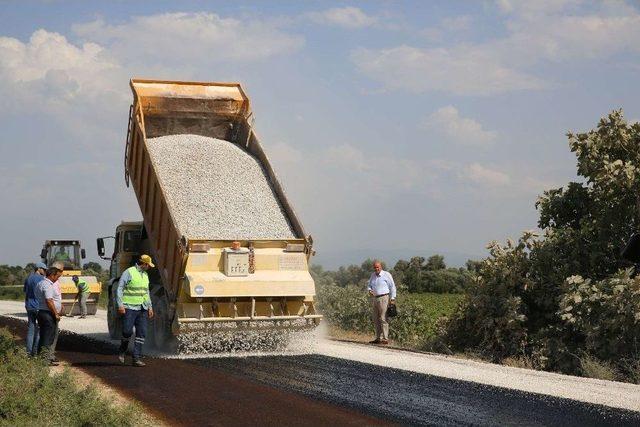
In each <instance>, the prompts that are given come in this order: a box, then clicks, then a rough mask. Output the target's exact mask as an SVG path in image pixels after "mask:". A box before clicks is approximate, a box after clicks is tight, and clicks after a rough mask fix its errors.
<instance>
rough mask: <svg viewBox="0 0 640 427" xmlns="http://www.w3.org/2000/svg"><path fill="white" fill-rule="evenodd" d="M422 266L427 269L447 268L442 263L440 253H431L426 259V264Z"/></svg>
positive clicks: (442, 259)
mask: <svg viewBox="0 0 640 427" xmlns="http://www.w3.org/2000/svg"><path fill="white" fill-rule="evenodd" d="M424 268H425V270H428V271H435V270H444V269H445V268H447V265H446V264H445V263H444V257H443V256H442V255H432V256H430V257H429V259H427V264H426V265H425V266H424Z"/></svg>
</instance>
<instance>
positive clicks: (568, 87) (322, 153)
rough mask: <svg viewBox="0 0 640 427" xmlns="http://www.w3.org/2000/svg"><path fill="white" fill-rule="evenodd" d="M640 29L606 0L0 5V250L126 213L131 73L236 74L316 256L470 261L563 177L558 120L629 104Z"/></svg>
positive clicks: (525, 218) (8, 255)
mask: <svg viewBox="0 0 640 427" xmlns="http://www.w3.org/2000/svg"><path fill="white" fill-rule="evenodd" d="M638 41H640V9H639V7H638V4H637V3H636V2H622V1H604V2H588V1H580V0H557V1H537V2H526V1H522V2H518V1H510V0H499V1H484V2H481V1H469V2H463V1H460V2H450V1H441V2H423V1H416V2H391V1H379V2H375V1H369V2H293V1H291V2H282V1H280V2H266V1H260V2H233V3H231V2H212V1H207V2H205V1H181V2H167V1H155V2H144V1H139V2H125V1H113V2H91V1H68V2H62V1H45V2H14V1H6V2H3V1H0V128H1V129H2V132H1V133H0V176H2V179H3V185H2V186H0V196H1V197H2V200H3V201H4V203H3V205H4V207H3V210H2V227H3V239H2V241H1V242H0V262H2V263H19V264H24V263H26V262H29V261H32V260H34V257H36V256H37V254H38V252H39V247H40V245H41V242H42V241H43V240H44V239H46V238H55V237H58V238H80V239H81V240H82V241H83V242H84V244H85V246H86V247H87V250H88V253H89V257H90V258H92V259H95V258H96V254H95V247H94V246H95V243H94V241H95V240H94V239H95V237H96V236H102V235H109V234H111V233H112V232H113V229H114V227H115V225H116V224H117V223H118V222H119V221H120V220H122V219H138V218H139V217H140V214H139V211H138V206H137V203H136V201H135V198H134V196H133V194H132V191H131V190H130V189H127V188H126V187H125V186H124V180H123V171H122V154H123V153H122V151H123V141H124V138H125V130H126V123H127V113H128V105H129V103H130V102H131V94H130V91H129V87H128V80H129V79H130V78H131V77H148V78H160V79H180V80H189V79H194V80H211V81H225V80H229V81H240V82H241V83H242V84H243V85H244V86H245V89H246V91H247V92H248V94H249V96H250V97H251V100H252V103H253V108H254V112H255V115H256V124H255V126H256V129H257V131H258V133H259V135H260V136H261V140H262V143H263V145H264V146H265V149H266V151H267V153H268V154H269V156H270V158H271V159H272V162H273V163H274V165H275V167H276V170H277V172H278V174H279V175H280V177H281V179H282V181H283V183H284V186H285V188H286V189H287V193H288V194H289V197H290V198H291V199H292V202H293V204H294V206H295V208H296V210H297V211H298V213H299V215H300V217H301V218H302V221H303V223H304V224H305V226H306V228H307V230H308V231H309V232H310V233H311V234H312V235H313V236H314V239H315V241H316V246H317V250H318V253H319V257H318V259H319V260H321V261H322V259H323V258H322V257H323V254H324V255H325V256H326V255H327V254H336V253H338V254H344V256H343V255H340V257H342V256H343V257H344V259H345V262H352V261H357V259H349V254H350V253H351V254H356V253H357V254H358V256H362V255H363V254H366V255H370V256H372V257H375V256H383V257H385V254H389V253H390V251H391V252H393V253H396V254H397V253H402V254H407V256H408V255H410V254H429V253H433V252H446V253H458V254H464V255H469V256H476V257H479V256H482V255H484V253H485V250H484V246H485V244H486V243H487V242H489V241H491V240H494V239H495V240H504V239H506V238H507V237H514V238H515V237H518V236H519V234H520V233H521V231H522V230H525V229H531V228H534V227H535V225H536V219H537V215H536V211H535V208H534V203H535V200H536V197H537V195H538V194H540V193H542V191H543V190H544V189H547V188H552V187H558V186H561V185H563V184H565V183H566V182H568V181H569V180H572V179H575V160H574V157H573V155H572V154H571V153H570V152H569V150H568V146H567V143H566V138H565V136H564V135H565V133H566V132H567V131H582V130H588V129H590V128H593V127H594V126H595V125H596V124H597V121H598V120H599V118H600V117H602V116H603V115H605V114H607V113H608V112H609V111H611V110H612V109H616V108H623V109H624V111H625V115H626V117H627V118H628V119H629V120H637V119H639V118H640V96H639V95H640V88H639V86H638V85H637V78H638V74H639V72H640V57H639V52H640V47H639V46H640V44H639V43H638ZM354 256H355V255H354ZM389 256H390V255H389ZM340 257H338V259H340ZM335 258H336V257H335V256H334V257H333V259H332V262H335ZM325 259H328V258H325ZM389 261H392V260H389Z"/></svg>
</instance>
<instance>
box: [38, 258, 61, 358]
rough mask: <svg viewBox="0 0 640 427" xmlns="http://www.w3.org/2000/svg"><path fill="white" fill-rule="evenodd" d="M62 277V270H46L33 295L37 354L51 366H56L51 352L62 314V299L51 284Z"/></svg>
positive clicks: (54, 268) (53, 268)
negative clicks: (34, 299) (36, 327)
mask: <svg viewBox="0 0 640 427" xmlns="http://www.w3.org/2000/svg"><path fill="white" fill-rule="evenodd" d="M60 276H62V270H60V269H58V268H56V267H49V268H47V272H46V277H45V278H44V279H43V280H41V281H40V283H38V285H37V286H36V291H35V295H36V298H37V299H38V304H39V305H38V326H39V327H40V342H39V343H38V354H42V353H45V354H44V357H46V358H47V359H48V360H49V362H50V363H51V365H57V364H58V363H57V361H56V360H55V359H54V356H53V353H52V351H51V349H52V345H53V340H54V338H55V333H56V329H57V323H58V321H59V320H60V315H61V313H62V298H59V297H58V295H57V294H56V292H55V290H54V286H53V284H54V283H55V282H56V281H57V280H58V279H59V278H60Z"/></svg>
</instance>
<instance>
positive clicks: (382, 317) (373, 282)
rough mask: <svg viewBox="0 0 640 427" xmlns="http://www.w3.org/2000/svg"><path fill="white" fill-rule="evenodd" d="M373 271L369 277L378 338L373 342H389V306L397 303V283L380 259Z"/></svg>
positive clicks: (374, 265) (374, 264)
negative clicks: (383, 267) (383, 266)
mask: <svg viewBox="0 0 640 427" xmlns="http://www.w3.org/2000/svg"><path fill="white" fill-rule="evenodd" d="M373 270H374V271H373V273H372V274H371V277H370V278H369V285H368V286H367V289H368V290H369V295H370V296H371V307H372V314H371V316H372V318H373V323H374V324H375V326H376V338H375V339H374V340H373V341H370V343H371V344H384V345H386V344H389V322H387V307H388V306H389V304H395V303H396V284H395V283H394V281H393V277H391V273H389V272H388V271H384V270H383V269H382V264H381V263H380V261H375V262H374V263H373Z"/></svg>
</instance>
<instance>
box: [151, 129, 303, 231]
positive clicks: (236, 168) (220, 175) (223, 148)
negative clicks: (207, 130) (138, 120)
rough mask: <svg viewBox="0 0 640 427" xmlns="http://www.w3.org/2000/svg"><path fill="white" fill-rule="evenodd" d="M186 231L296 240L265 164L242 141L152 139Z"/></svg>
mask: <svg viewBox="0 0 640 427" xmlns="http://www.w3.org/2000/svg"><path fill="white" fill-rule="evenodd" d="M147 148H148V150H149V155H150V156H151V160H152V162H153V164H154V167H155V170H156V173H157V175H158V179H159V180H160V184H161V185H162V188H163V190H164V194H165V197H166V198H167V203H168V204H169V209H170V210H171V213H172V215H173V218H174V220H175V222H176V226H177V227H178V230H179V231H180V233H181V234H183V235H185V236H187V237H188V238H190V239H203V240H251V239H291V238H295V234H294V232H293V230H292V229H291V225H290V224H289V221H288V220H287V218H286V215H285V213H284V211H283V210H282V207H281V206H280V203H279V202H278V199H277V197H276V195H275V193H274V192H273V189H272V188H271V186H270V184H269V181H268V178H267V176H266V175H265V173H264V171H263V169H262V167H261V165H260V163H259V162H258V161H257V160H256V159H255V158H254V157H253V156H251V155H250V154H248V153H247V152H245V151H243V150H242V149H241V148H239V147H238V146H237V145H235V144H232V143H230V142H228V141H223V140H220V139H215V138H208V137H205V136H198V135H169V136H162V137H158V138H151V139H148V140H147Z"/></svg>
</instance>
